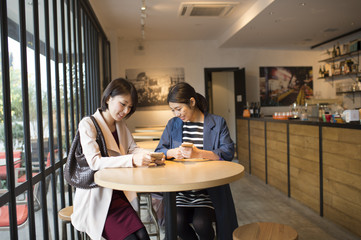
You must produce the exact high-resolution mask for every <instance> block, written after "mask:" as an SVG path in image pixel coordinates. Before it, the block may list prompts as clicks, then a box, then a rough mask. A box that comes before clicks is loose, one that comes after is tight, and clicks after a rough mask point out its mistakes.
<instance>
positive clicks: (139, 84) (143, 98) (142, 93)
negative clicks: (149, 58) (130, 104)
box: [125, 68, 184, 110]
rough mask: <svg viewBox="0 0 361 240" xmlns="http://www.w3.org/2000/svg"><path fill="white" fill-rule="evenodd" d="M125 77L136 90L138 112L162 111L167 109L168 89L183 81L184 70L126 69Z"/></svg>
mask: <svg viewBox="0 0 361 240" xmlns="http://www.w3.org/2000/svg"><path fill="white" fill-rule="evenodd" d="M125 76H126V78H127V79H128V80H129V81H131V82H132V83H133V84H134V86H135V88H136V89H137V92H138V106H137V107H138V109H139V110H162V109H169V106H168V104H167V96H168V92H169V89H170V87H171V86H173V85H175V84H176V83H178V82H183V81H184V68H147V69H143V68H136V69H126V70H125Z"/></svg>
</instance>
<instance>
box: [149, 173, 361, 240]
mask: <svg viewBox="0 0 361 240" xmlns="http://www.w3.org/2000/svg"><path fill="white" fill-rule="evenodd" d="M231 188H232V193H233V199H234V203H235V206H236V211H237V216H238V224H239V225H244V224H248V223H251V222H262V221H263V222H278V223H283V224H288V225H290V226H291V227H293V228H294V229H295V230H296V231H297V232H298V235H299V237H298V240H361V238H359V237H357V236H356V235H354V234H352V233H351V232H349V231H348V230H346V229H345V228H343V227H341V226H339V225H337V224H335V223H333V222H331V221H329V220H327V219H325V218H323V217H320V216H319V215H318V214H317V213H315V212H313V211H312V210H311V209H309V208H308V207H306V206H304V205H302V204H300V203H299V202H298V201H296V200H295V199H292V198H288V197H287V196H286V195H285V194H283V193H281V192H280V191H279V190H277V189H276V188H273V187H272V186H269V185H266V184H264V183H263V182H262V181H261V180H260V179H258V178H257V177H254V176H251V175H248V174H245V176H244V177H243V178H242V179H240V180H238V181H237V182H234V183H232V184H231ZM151 239H152V240H155V239H156V238H155V237H152V238H151ZM161 239H164V229H162V231H161ZM185 240H186V239H185Z"/></svg>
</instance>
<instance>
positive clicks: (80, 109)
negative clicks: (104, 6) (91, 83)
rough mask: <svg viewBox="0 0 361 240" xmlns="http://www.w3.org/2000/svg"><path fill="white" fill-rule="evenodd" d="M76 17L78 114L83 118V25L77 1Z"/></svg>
mask: <svg viewBox="0 0 361 240" xmlns="http://www.w3.org/2000/svg"><path fill="white" fill-rule="evenodd" d="M77 15H78V29H77V30H78V31H77V32H78V53H79V90H80V91H79V92H80V96H79V97H80V99H79V101H80V107H79V112H80V117H81V118H82V117H84V112H85V111H84V88H83V87H84V85H83V77H84V76H83V50H82V49H83V48H82V47H83V46H82V31H81V26H82V23H83V21H82V20H83V18H82V11H81V9H80V3H79V1H77Z"/></svg>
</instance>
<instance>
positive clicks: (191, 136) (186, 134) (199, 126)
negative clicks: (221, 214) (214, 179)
mask: <svg viewBox="0 0 361 240" xmlns="http://www.w3.org/2000/svg"><path fill="white" fill-rule="evenodd" d="M182 140H183V142H191V143H193V144H194V146H196V147H197V148H199V149H203V123H202V122H185V123H184V124H183V139H182ZM176 203H177V207H209V208H213V205H212V201H211V199H210V197H209V195H208V193H207V191H206V190H204V189H203V190H192V191H184V192H178V193H177V195H176Z"/></svg>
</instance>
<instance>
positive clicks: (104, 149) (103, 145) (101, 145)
mask: <svg viewBox="0 0 361 240" xmlns="http://www.w3.org/2000/svg"><path fill="white" fill-rule="evenodd" d="M90 119H91V120H92V121H93V123H94V126H95V129H96V131H97V138H96V139H97V143H98V145H99V149H100V153H101V155H102V157H108V156H109V155H108V149H107V145H106V143H105V139H104V136H103V132H102V130H101V129H100V127H99V125H98V122H97V120H96V119H95V118H94V117H93V116H92V115H90Z"/></svg>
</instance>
